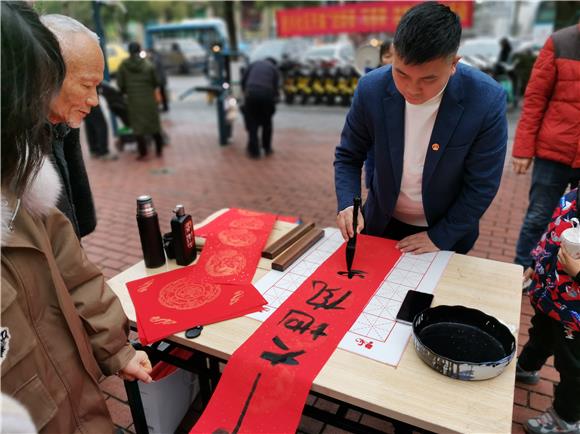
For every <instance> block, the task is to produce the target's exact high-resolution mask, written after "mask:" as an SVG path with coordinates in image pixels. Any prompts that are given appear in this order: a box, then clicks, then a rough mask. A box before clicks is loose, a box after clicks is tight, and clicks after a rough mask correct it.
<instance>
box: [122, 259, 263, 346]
mask: <svg viewBox="0 0 580 434" xmlns="http://www.w3.org/2000/svg"><path fill="white" fill-rule="evenodd" d="M127 288H128V289H129V295H130V296H131V300H133V305H134V306H135V311H136V312H137V329H138V332H139V339H140V340H141V342H142V343H143V344H144V345H147V344H149V343H151V342H155V341H158V340H160V339H163V338H164V337H167V336H170V335H172V334H174V333H178V332H181V331H183V330H186V329H188V328H191V327H194V326H198V325H207V324H212V323H215V322H219V321H223V320H226V319H230V318H235V317H238V316H242V315H247V314H248V313H251V312H256V311H258V310H260V309H261V308H262V306H263V305H264V304H265V303H266V300H265V299H264V297H262V295H261V294H260V293H259V292H258V291H257V290H256V288H254V287H253V286H252V284H250V283H236V284H227V283H226V284H224V283H217V282H211V281H209V280H208V278H207V276H206V275H205V273H203V269H200V268H197V267H196V266H190V267H185V268H180V269H178V270H173V271H169V272H167V273H160V274H155V275H153V276H149V277H146V278H143V279H139V280H134V281H132V282H129V283H127Z"/></svg>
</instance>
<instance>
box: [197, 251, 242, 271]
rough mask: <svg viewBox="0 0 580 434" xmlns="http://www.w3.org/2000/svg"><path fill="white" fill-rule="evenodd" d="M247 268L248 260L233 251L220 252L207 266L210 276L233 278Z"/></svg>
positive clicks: (212, 257)
mask: <svg viewBox="0 0 580 434" xmlns="http://www.w3.org/2000/svg"><path fill="white" fill-rule="evenodd" d="M245 266H246V258H245V257H244V255H242V254H240V253H238V252H237V251H236V250H233V249H225V250H219V251H217V252H216V253H214V254H213V255H212V256H211V257H210V258H209V260H208V261H207V262H206V264H205V271H206V272H207V274H209V275H210V276H220V277H221V276H232V275H236V274H239V273H240V272H241V271H243V269H244V267H245Z"/></svg>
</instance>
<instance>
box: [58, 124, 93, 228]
mask: <svg viewBox="0 0 580 434" xmlns="http://www.w3.org/2000/svg"><path fill="white" fill-rule="evenodd" d="M50 127H51V128H52V138H53V140H52V155H51V156H50V158H51V160H52V162H53V164H54V166H55V167H56V169H57V172H58V174H59V177H60V181H61V183H62V193H61V195H60V197H59V200H58V203H57V207H58V209H59V210H61V211H62V213H63V214H64V215H65V216H67V217H68V219H69V220H70V221H71V223H72V225H73V228H74V230H75V232H76V234H77V237H79V238H80V237H84V236H85V235H88V234H90V233H91V232H93V231H94V230H95V227H96V226H97V216H96V213H95V204H94V202H93V194H92V193H91V185H90V184H89V177H88V175H87V169H86V168H85V161H84V160H83V153H82V150H81V143H80V138H79V129H78V128H75V129H70V128H69V127H68V126H66V125H65V124H57V125H51V126H50Z"/></svg>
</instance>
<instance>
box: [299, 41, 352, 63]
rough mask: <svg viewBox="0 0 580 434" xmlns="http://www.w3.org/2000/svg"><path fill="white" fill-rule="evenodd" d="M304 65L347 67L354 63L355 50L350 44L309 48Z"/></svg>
mask: <svg viewBox="0 0 580 434" xmlns="http://www.w3.org/2000/svg"><path fill="white" fill-rule="evenodd" d="M302 63H306V64H308V63H314V64H321V65H323V66H338V67H340V66H346V65H352V64H353V63H354V48H353V46H352V45H351V44H348V43H336V44H324V45H318V46H315V47H311V48H309V49H308V50H307V51H306V53H304V56H302Z"/></svg>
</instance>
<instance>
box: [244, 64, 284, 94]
mask: <svg viewBox="0 0 580 434" xmlns="http://www.w3.org/2000/svg"><path fill="white" fill-rule="evenodd" d="M279 86H280V73H279V72H278V68H276V66H275V65H274V64H272V62H270V61H269V60H257V61H255V62H253V63H251V64H250V66H248V69H246V71H245V72H244V75H243V77H242V90H243V91H244V94H245V95H246V97H247V96H254V95H258V96H262V97H269V98H273V99H277V97H278V88H279Z"/></svg>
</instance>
